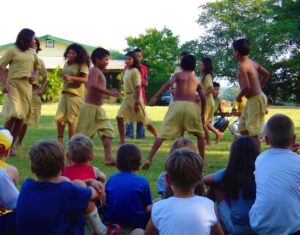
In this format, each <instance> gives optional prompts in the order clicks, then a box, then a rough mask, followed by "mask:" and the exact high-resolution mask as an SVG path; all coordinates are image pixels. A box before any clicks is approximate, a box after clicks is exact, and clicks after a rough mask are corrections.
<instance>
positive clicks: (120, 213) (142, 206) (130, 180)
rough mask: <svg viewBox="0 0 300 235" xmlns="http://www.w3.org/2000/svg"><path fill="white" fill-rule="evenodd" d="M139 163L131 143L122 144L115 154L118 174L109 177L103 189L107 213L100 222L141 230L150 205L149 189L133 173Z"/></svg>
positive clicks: (143, 179) (144, 181)
mask: <svg viewBox="0 0 300 235" xmlns="http://www.w3.org/2000/svg"><path fill="white" fill-rule="evenodd" d="M140 164H141V152H140V150H139V149H138V147H137V146H136V145H134V144H124V145H122V146H121V147H120V148H119V149H118V152H117V168H118V169H119V171H120V172H119V173H116V174H114V175H112V176H111V177H110V178H109V179H108V181H107V183H106V187H105V191H106V197H107V199H106V202H107V205H108V209H107V211H106V212H105V213H104V220H105V221H108V222H112V223H117V224H119V225H121V226H122V227H125V228H145V227H146V224H147V222H148V219H149V216H148V212H149V211H150V207H151V205H152V200H151V193H150V186H149V183H148V181H147V179H145V178H144V177H143V176H139V175H136V174H135V172H136V171H137V170H138V169H139V167H140Z"/></svg>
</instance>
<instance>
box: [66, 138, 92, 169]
mask: <svg viewBox="0 0 300 235" xmlns="http://www.w3.org/2000/svg"><path fill="white" fill-rule="evenodd" d="M67 157H68V159H69V160H71V161H72V162H73V163H75V164H81V163H87V162H88V161H91V160H92V159H93V142H92V140H91V139H90V138H89V137H87V136H85V135H80V134H77V135H74V136H73V137H72V138H71V139H70V140H69V141H68V142H67Z"/></svg>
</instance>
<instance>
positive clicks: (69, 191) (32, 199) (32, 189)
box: [17, 140, 107, 235]
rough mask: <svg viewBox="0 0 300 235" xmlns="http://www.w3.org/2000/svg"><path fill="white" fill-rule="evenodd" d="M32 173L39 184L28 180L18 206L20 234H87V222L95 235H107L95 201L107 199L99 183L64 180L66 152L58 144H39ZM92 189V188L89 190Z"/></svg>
mask: <svg viewBox="0 0 300 235" xmlns="http://www.w3.org/2000/svg"><path fill="white" fill-rule="evenodd" d="M29 157H30V162H31V170H32V172H33V173H34V174H35V175H36V176H37V180H33V179H26V180H25V182H24V183H23V184H22V189H21V191H20V195H19V199H18V203H17V233H18V234H23V235H27V234H28V235H29V234H30V235H32V234H43V235H46V234H53V235H54V234H76V235H81V234H82V235H83V234H84V225H85V218H84V215H85V217H86V219H87V221H88V223H89V224H90V225H91V227H92V230H93V233H94V234H101V235H103V234H107V228H106V226H105V225H104V224H102V222H101V220H100V218H99V215H98V212H97V209H96V207H95V204H94V203H93V202H92V200H95V199H97V198H101V197H103V190H102V189H103V186H102V184H101V183H100V182H98V181H96V180H86V181H85V182H83V181H79V180H78V181H76V183H77V184H78V185H80V186H83V187H80V186H78V185H75V184H73V183H71V182H67V181H64V180H63V177H60V173H61V171H62V170H63V167H64V148H63V146H62V145H61V144H60V143H58V142H56V141H54V140H48V141H39V142H37V143H35V144H34V145H33V146H32V148H31V149H30V151H29ZM86 186H88V187H86Z"/></svg>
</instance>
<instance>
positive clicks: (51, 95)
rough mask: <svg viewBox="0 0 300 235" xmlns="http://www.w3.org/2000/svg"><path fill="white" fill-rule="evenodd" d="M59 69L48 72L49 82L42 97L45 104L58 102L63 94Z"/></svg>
mask: <svg viewBox="0 0 300 235" xmlns="http://www.w3.org/2000/svg"><path fill="white" fill-rule="evenodd" d="M60 72H61V69H60V68H59V67H57V68H55V69H53V70H51V71H48V82H47V84H46V87H45V90H44V92H43V95H42V101H43V102H51V103H53V102H57V101H58V99H59V96H60V94H61V89H62V80H61V78H60Z"/></svg>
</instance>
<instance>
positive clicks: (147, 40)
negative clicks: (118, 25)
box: [126, 27, 179, 98]
mask: <svg viewBox="0 0 300 235" xmlns="http://www.w3.org/2000/svg"><path fill="white" fill-rule="evenodd" d="M126 40H127V44H128V46H129V47H128V48H127V49H126V50H127V51H128V50H132V49H134V48H136V47H140V48H141V49H142V50H143V56H144V61H143V63H145V64H146V65H148V68H149V71H148V77H149V78H150V81H149V86H148V87H147V97H148V98H149V97H151V96H152V95H153V94H154V93H155V92H156V91H157V90H158V89H159V88H160V87H161V85H162V84H163V83H164V82H166V81H167V80H168V79H169V78H170V75H171V74H172V73H173V71H174V69H175V68H176V59H177V57H178V54H179V38H178V36H175V35H174V34H173V32H172V31H171V30H170V29H168V28H166V27H165V28H163V29H162V30H161V31H159V30H157V29H155V28H151V29H147V30H146V32H145V33H143V34H140V35H139V36H138V37H128V38H126Z"/></svg>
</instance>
